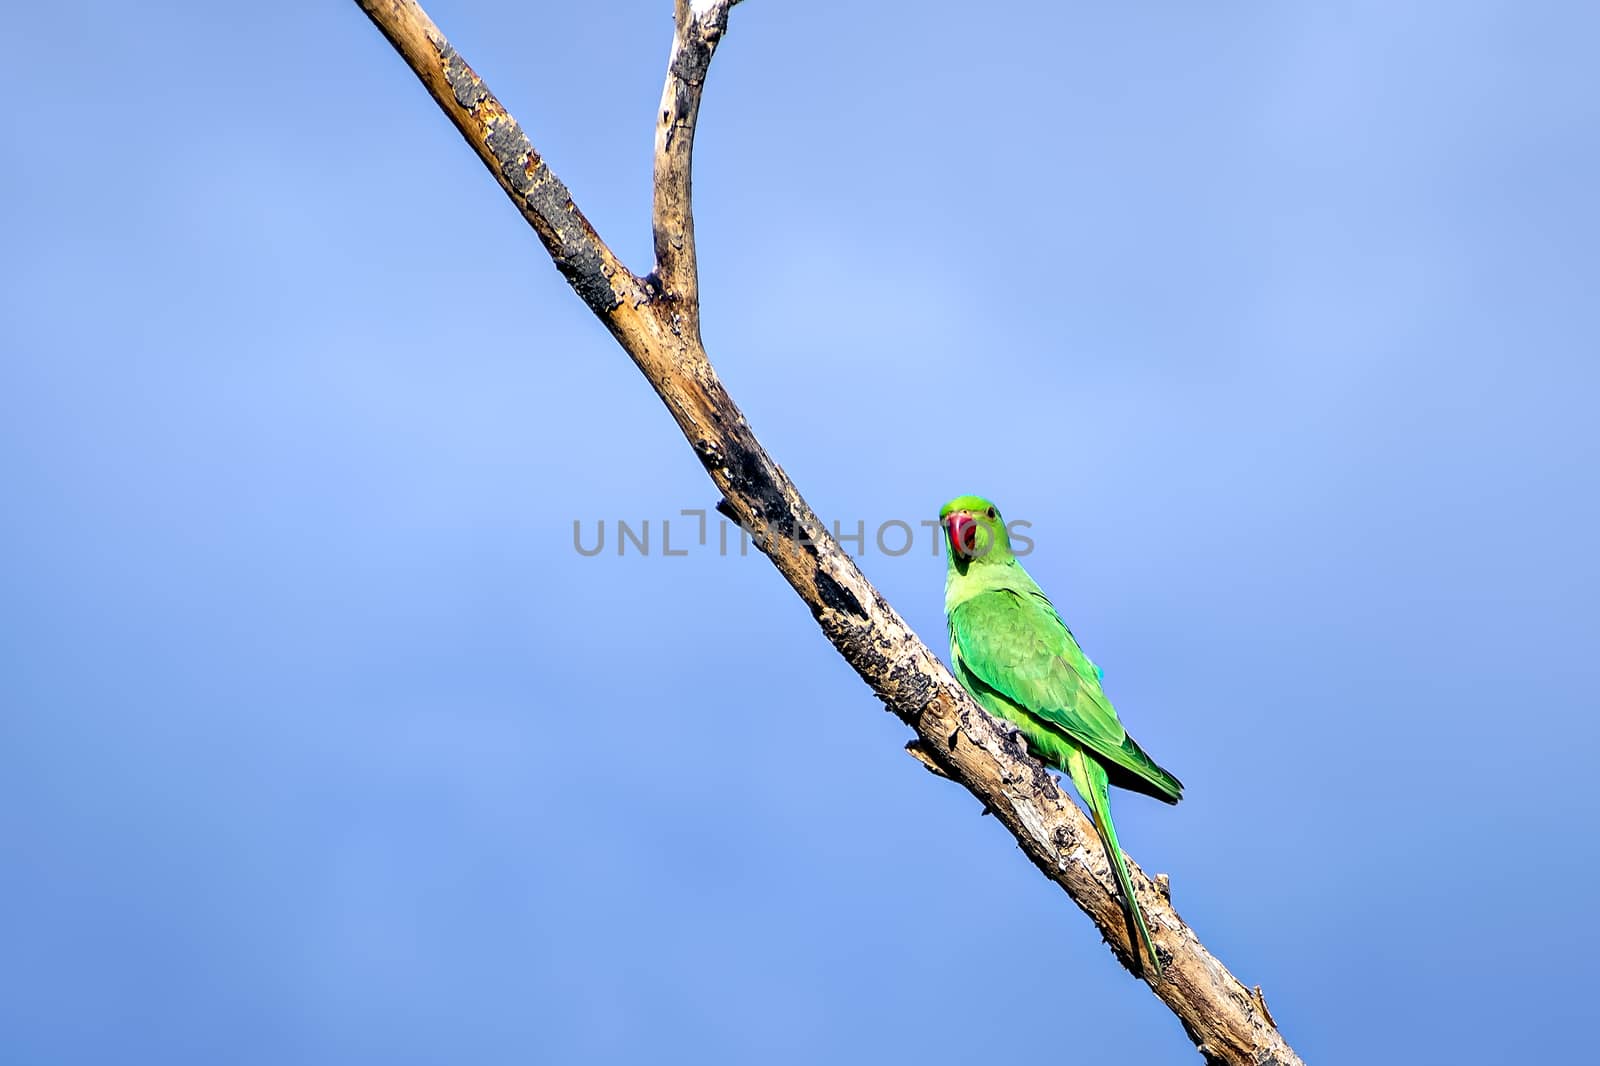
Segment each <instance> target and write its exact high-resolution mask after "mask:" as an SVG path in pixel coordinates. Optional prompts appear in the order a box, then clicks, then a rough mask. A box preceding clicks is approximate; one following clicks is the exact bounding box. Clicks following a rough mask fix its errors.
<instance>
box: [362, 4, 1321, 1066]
mask: <svg viewBox="0 0 1600 1066" xmlns="http://www.w3.org/2000/svg"><path fill="white" fill-rule="evenodd" d="M357 3H358V4H359V5H360V7H361V8H362V10H363V11H365V12H366V13H367V15H368V17H370V18H371V19H372V21H373V23H374V24H376V25H377V27H378V29H379V30H380V31H381V32H382V33H383V35H384V36H385V37H387V38H388V39H389V41H390V43H391V44H393V45H394V47H395V49H396V51H398V52H399V53H400V55H401V57H402V58H403V59H404V60H405V61H406V64H407V65H408V66H410V68H411V69H412V71H413V72H415V73H416V75H417V77H418V78H420V79H421V81H422V83H423V85H424V86H426V87H427V89H428V92H429V93H430V94H431V95H432V96H433V98H434V100H435V101H437V102H438V104H439V107H440V108H441V109H442V110H443V111H444V112H445V114H446V115H448V116H449V118H450V120H451V121H452V122H454V123H455V125H456V128H457V129H459V130H460V131H461V134H462V136H464V137H465V138H466V139H467V143H468V144H470V145H471V146H472V147H473V150H474V151H476V152H477V153H478V156H479V157H480V158H481V159H482V160H483V161H484V164H485V165H486V166H488V167H489V169H490V171H491V172H492V173H493V174H494V175H495V177H496V178H497V180H499V182H500V185H501V187H502V188H504V189H505V190H506V193H507V195H509V196H510V197H511V199H512V202H513V203H515V204H516V205H517V207H518V209H519V210H520V211H521V212H522V214H523V216H524V217H525V218H526V219H527V220H528V222H529V224H530V225H532V226H533V228H534V230H535V232H537V233H538V235H539V239H540V240H541V241H542V242H543V243H544V246H545V248H546V250H547V251H548V252H549V253H550V256H551V258H552V259H553V260H554V261H555V264H556V267H557V269H559V270H560V271H561V273H562V274H563V275H564V276H565V277H566V279H567V281H568V283H569V284H571V286H572V288H573V290H574V291H576V292H577V293H578V295H579V296H580V297H581V298H582V299H583V301H584V303H586V304H588V306H589V308H590V310H592V311H593V312H594V313H595V315H596V316H598V317H599V318H600V320H601V321H602V322H603V323H605V325H606V327H607V328H608V329H609V330H610V331H611V333H612V335H613V336H614V337H615V338H616V339H617V342H618V343H619V344H620V345H621V346H622V348H623V350H624V351H626V352H627V353H628V356H629V357H630V358H631V359H632V360H633V361H634V363H635V364H636V365H637V366H638V367H639V369H640V371H641V372H643V374H644V375H645V377H646V378H647V379H648V380H649V382H650V384H651V386H652V387H653V388H654V389H655V390H656V392H657V394H658V395H659V396H660V397H661V399H662V401H663V402H664V403H665V404H666V407H667V410H668V411H669V412H670V413H671V415H672V418H673V420H674V421H675V422H677V424H678V428H679V429H680V430H682V432H683V435H684V436H685V438H687V440H688V441H689V444H690V445H691V447H692V448H693V449H694V452H695V455H696V456H697V457H698V458H699V459H700V462H701V464H702V465H703V466H704V467H705V469H706V472H707V474H709V475H710V477H711V480H712V482H713V483H714V484H715V485H716V486H717V488H718V489H719V490H720V491H721V493H722V496H723V499H722V502H721V503H719V505H718V509H719V510H721V511H722V512H723V513H725V514H727V515H729V516H730V517H732V518H734V519H735V520H737V521H738V522H740V523H741V524H742V525H744V526H745V527H746V528H748V529H750V530H752V531H753V532H754V533H755V534H756V537H757V542H758V544H759V545H760V546H761V549H762V551H763V552H765V553H766V555H767V556H768V558H770V559H771V561H772V563H773V565H774V566H775V567H777V569H778V572H779V573H781V574H782V575H783V577H784V579H785V580H787V581H788V582H789V584H790V585H791V586H792V587H793V588H794V590H795V592H796V593H797V594H798V595H799V596H800V598H801V600H803V601H804V602H805V604H806V605H807V606H808V607H809V608H810V609H811V613H812V616H813V617H814V618H816V620H817V624H818V625H819V626H820V627H821V629H822V631H823V633H824V634H825V635H826V636H827V638H828V640H830V641H831V642H832V643H833V645H834V647H835V648H837V649H838V651H839V653H840V654H841V655H842V656H844V658H845V660H846V661H848V662H849V663H850V665H851V666H852V667H854V668H855V670H856V672H857V673H858V674H860V675H861V677H862V679H863V680H864V681H866V682H867V684H868V685H869V686H871V688H872V690H873V692H875V693H876V694H877V695H878V697H879V698H880V699H881V700H882V701H883V702H884V704H885V705H886V706H887V707H888V708H889V710H891V711H892V712H894V713H895V714H896V715H898V716H899V717H900V718H901V719H902V720H903V721H905V722H906V723H907V724H908V725H910V726H911V727H912V728H913V729H914V730H915V731H916V733H917V739H916V741H914V742H913V743H912V745H910V748H911V750H912V754H913V755H915V756H916V758H917V759H918V760H919V761H920V762H922V763H923V764H924V765H925V766H927V767H928V768H929V769H931V770H933V771H934V772H936V773H938V774H940V775H942V776H945V777H948V778H950V779H951V780H953V781H955V782H957V783H959V784H960V785H961V786H962V787H964V788H966V789H967V790H968V791H969V792H971V793H972V794H973V795H974V796H975V797H977V799H978V800H979V802H981V803H982V804H983V808H984V810H985V812H986V813H991V814H993V815H994V816H995V818H996V819H997V820H998V821H999V822H1001V824H1003V825H1004V826H1005V827H1006V829H1007V830H1009V831H1010V832H1011V834H1012V835H1013V836H1014V837H1015V838H1016V840H1017V844H1018V846H1020V847H1021V848H1022V850H1023V852H1024V853H1025V854H1026V855H1027V856H1028V858H1029V859H1031V860H1032V861H1033V863H1034V865H1035V866H1037V867H1038V868H1039V870H1040V871H1041V872H1043V873H1044V875H1045V876H1046V877H1048V878H1050V879H1051V880H1052V881H1054V882H1056V883H1057V884H1058V885H1060V886H1061V887H1062V888H1063V889H1065V890H1066V892H1067V894H1068V895H1069V896H1070V897H1071V898H1072V900H1073V902H1075V903H1076V904H1077V905H1078V906H1079V907H1080V908H1081V909H1082V910H1083V911H1084V913H1085V914H1087V915H1088V916H1089V917H1090V918H1091V919H1092V920H1093V921H1094V923H1095V925H1096V927H1097V928H1098V929H1099V930H1100V933H1101V935H1102V936H1104V937H1105V939H1106V942H1107V943H1108V944H1109V945H1110V947H1111V950H1112V952H1113V953H1114V954H1115V955H1116V957H1117V958H1118V960H1119V961H1121V963H1122V965H1123V966H1124V967H1126V968H1127V969H1128V970H1129V972H1130V973H1134V974H1135V975H1136V976H1140V975H1141V974H1140V968H1139V967H1138V966H1137V964H1136V963H1135V962H1134V955H1133V952H1134V948H1133V946H1132V945H1131V943H1130V940H1129V935H1128V928H1127V925H1126V922H1125V920H1124V917H1123V911H1122V908H1121V906H1120V905H1119V904H1118V902H1117V899H1116V897H1115V895H1114V891H1115V889H1114V887H1113V886H1114V882H1113V880H1112V877H1111V872H1110V868H1109V867H1108V865H1107V862H1106V854H1105V851H1104V850H1103V849H1102V847H1101V845H1100V842H1099V838H1098V837H1097V836H1096V834H1095V832H1094V828H1093V826H1092V825H1091V824H1090V822H1089V820H1088V818H1087V817H1086V816H1085V815H1084V814H1083V812H1082V811H1081V810H1080V809H1079V808H1078V806H1077V805H1076V804H1075V803H1073V802H1072V800H1071V799H1069V798H1068V797H1067V796H1066V794H1065V793H1063V792H1062V790H1061V788H1060V786H1059V785H1058V784H1057V782H1056V780H1055V778H1053V777H1052V776H1051V775H1050V774H1049V773H1047V772H1046V771H1045V769H1044V767H1043V766H1042V765H1041V764H1040V763H1039V762H1038V761H1036V760H1035V759H1033V758H1032V757H1030V756H1029V755H1028V754H1027V752H1026V750H1025V749H1024V747H1023V745H1022V744H1021V743H1020V742H1019V741H1018V739H1017V738H1016V737H1015V736H1014V735H1013V734H1011V732H1010V731H1009V730H1008V729H1006V728H1005V727H1004V726H1003V725H1002V724H1001V723H998V722H996V721H995V720H993V719H991V718H990V717H989V716H988V715H986V714H984V712H983V711H981V710H980V709H979V708H978V707H977V705H976V704H974V703H973V702H972V701H971V700H970V699H969V698H968V697H967V695H966V693H965V692H963V691H962V690H961V688H960V686H959V685H958V684H957V683H956V681H955V679H954V678H953V677H951V676H950V673H949V671H947V670H946V669H945V668H944V665H943V664H942V663H940V661H939V660H938V658H937V657H936V656H935V655H934V654H933V652H931V651H929V650H928V647H927V646H926V645H925V644H923V643H922V641H920V640H919V639H917V636H916V634H914V633H913V632H912V631H911V629H910V627H909V626H907V625H906V623H905V621H904V620H903V619H902V618H901V617H900V616H899V614H897V613H896V612H895V610H894V608H892V607H890V606H889V604H888V603H887V602H885V601H884V599H883V597H882V596H881V595H879V594H878V591H877V590H876V589H875V588H873V587H872V585H871V584H870V583H869V582H868V581H867V579H866V578H865V577H864V576H863V575H862V573H861V571H860V569H859V568H857V566H856V565H855V562H854V561H853V560H852V559H851V558H850V557H849V555H847V554H846V553H845V552H844V551H843V549H841V548H840V547H839V545H838V543H837V542H836V541H835V540H834V538H833V537H832V536H830V535H829V533H828V531H827V529H825V528H824V527H823V525H822V523H821V521H820V520H819V519H818V518H817V516H816V514H815V513H813V512H812V510H811V508H810V507H808V506H807V505H806V502H805V501H804V500H803V499H802V498H801V497H800V493H799V491H798V490H796V488H795V487H794V485H793V484H792V483H791V482H790V481H789V478H788V475H786V474H785V473H784V472H783V470H782V469H781V468H780V467H779V466H778V465H777V464H776V463H775V462H773V461H772V459H771V457H769V456H768V455H767V453H766V451H765V450H764V449H763V448H762V447H761V444H760V442H758V441H757V440H756V438H755V435H754V434H753V433H752V432H751V430H750V427H749V425H748V423H746V422H745V419H744V416H743V415H742V414H741V413H740V412H739V409H738V407H737V406H736V405H735V404H734V402H733V400H732V399H731V398H730V397H729V396H728V394H727V392H726V390H725V389H724V388H723V387H722V383H721V381H720V380H719V379H718V378H717V375H716V371H715V370H713V369H712V366H711V363H710V360H709V359H708V358H707V356H706V353H705V350H704V348H703V347H702V346H701V340H700V330H699V292H698V283H697V276H696V263H695V251H694V225H693V220H692V216H691V212H690V192H689V190H690V184H689V171H690V157H691V153H692V149H693V138H694V127H695V119H696V116H697V114H698V111H699V103H700V94H701V90H702V88H703V86H704V82H705V75H706V71H707V69H708V68H709V65H710V61H711V55H712V52H713V51H714V49H715V48H716V45H717V42H718V41H719V40H720V39H721V37H722V35H723V33H724V31H725V30H726V28H727V19H728V9H729V8H730V7H732V6H733V3H732V2H730V0H676V5H675V6H676V18H677V26H676V33H675V35H674V38H673V46H672V53H671V59H670V60H669V63H668V72H667V79H666V87H665V89H664V91H663V93H662V106H661V110H660V113H659V114H658V116H657V130H656V163H655V197H654V229H655V254H656V269H655V280H654V283H651V282H650V281H646V280H643V279H640V278H638V277H636V276H635V275H634V274H633V273H632V272H631V271H629V270H628V269H627V268H626V267H625V266H623V264H622V263H621V262H620V261H619V260H618V259H617V258H616V256H615V255H613V254H612V252H611V250H610V249H609V248H607V247H606V245H605V243H604V242H603V241H602V240H601V239H600V237H599V236H598V235H597V234H596V233H595V232H594V229H593V227H591V226H590V225H589V223H588V221H587V220H586V219H585V218H584V217H583V214H582V213H581V212H580V211H579V210H578V208H577V206H576V205H575V204H574V203H573V202H572V198H571V195H570V194H569V193H568V192H567V189H566V187H565V186H564V185H562V184H561V182H560V181H559V180H558V179H557V178H556V177H555V175H554V174H552V173H551V172H550V170H549V168H548V167H547V166H545V164H544V162H543V161H542V160H541V159H540V158H539V156H538V154H537V153H536V152H535V151H534V149H533V146H532V145H531V144H530V143H529V140H528V138H527V136H526V135H525V134H524V133H523V131H522V129H521V127H519V126H518V125H517V123H516V122H515V121H514V120H513V119H512V118H511V117H510V116H509V115H508V114H506V111H505V109H504V108H503V107H501V106H500V103H499V101H498V100H496V99H495V97H494V95H493V94H492V93H490V92H489V90H488V88H487V87H486V86H485V85H484V84H483V81H482V80H481V79H480V78H479V77H478V76H477V74H475V73H474V72H473V71H472V69H471V68H470V67H468V66H467V64H466V63H465V62H464V61H463V60H462V59H461V57H460V55H458V54H457V53H456V51H455V49H453V48H452V47H451V46H450V44H449V42H448V41H446V40H445V38H444V36H443V35H442V34H441V33H440V32H439V30H438V28H437V27H436V26H434V24H433V23H432V21H430V20H429V19H428V16H427V15H426V14H424V13H423V11H422V9H421V8H419V7H418V6H417V5H416V3H414V2H413V0H357ZM1129 866H1130V869H1131V872H1132V875H1133V881H1134V887H1135V890H1136V891H1137V892H1138V893H1139V895H1140V898H1141V901H1143V902H1144V907H1145V914H1146V918H1147V920H1148V922H1149V925H1150V931H1151V935H1152V937H1153V939H1154V941H1155V945H1156V950H1157V951H1158V952H1159V953H1160V955H1161V958H1162V961H1163V963H1164V965H1165V974H1164V976H1163V977H1162V978H1160V979H1158V980H1153V981H1152V980H1150V979H1149V978H1148V977H1144V978H1143V979H1145V980H1147V981H1148V982H1149V983H1150V986H1151V989H1152V991H1154V993H1155V995H1156V996H1157V997H1158V998H1159V999H1160V1000H1161V1001H1162V1002H1163V1003H1165V1004H1166V1005H1167V1006H1168V1007H1169V1008H1170V1009H1171V1010H1172V1012H1173V1013H1174V1014H1175V1015H1177V1017H1178V1019H1179V1021H1180V1022H1181V1023H1182V1024H1183V1027H1184V1029H1185V1031H1186V1032H1188V1034H1189V1036H1190V1037H1191V1039H1193V1041H1194V1043H1195V1045H1196V1047H1197V1048H1198V1049H1199V1050H1200V1052H1201V1053H1202V1054H1203V1055H1204V1056H1205V1057H1206V1059H1207V1060H1208V1061H1210V1062H1215V1063H1227V1064H1230V1066H1233V1064H1237V1066H1245V1064H1249V1066H1266V1064H1272V1063H1276V1064H1282V1066H1296V1064H1299V1063H1300V1062H1301V1060H1300V1058H1299V1057H1298V1056H1296V1055H1295V1053H1294V1052H1293V1051H1292V1050H1291V1049H1290V1048H1289V1046H1288V1044H1287V1043H1286V1042H1285V1041H1284V1039H1283V1037H1282V1035H1281V1034H1280V1033H1279V1032H1278V1029H1277V1026H1276V1024H1275V1023H1274V1022H1273V1020H1272V1017H1271V1015H1270V1014H1269V1013H1268V1012H1267V1010H1266V1003H1265V1000H1264V999H1263V998H1262V996H1261V992H1260V989H1259V987H1258V988H1255V989H1251V988H1248V987H1246V986H1245V985H1244V984H1242V983H1241V982H1240V981H1239V980H1238V979H1237V978H1235V977H1234V976H1233V975H1232V974H1231V973H1229V972H1228V970H1227V969H1226V968H1225V967H1224V966H1223V965H1222V963H1221V962H1219V961H1218V960H1217V959H1216V957H1215V956H1213V955H1212V954H1211V953H1210V952H1208V951H1207V950H1206V949H1205V947H1204V945H1202V944H1201V943H1200V940H1199V938H1198V937H1197V936H1196V935H1195V933H1194V931H1193V930H1192V929H1190V928H1189V926H1188V925H1187V924H1185V923H1184V921H1183V919H1181V918H1180V917H1178V914H1177V912H1176V911H1175V910H1173V908H1172V903H1171V899H1170V888H1169V886H1168V885H1167V884H1166V879H1165V878H1164V877H1163V878H1161V879H1160V883H1159V884H1157V883H1153V882H1151V881H1150V880H1149V879H1148V878H1147V877H1146V876H1145V875H1144V873H1143V872H1142V871H1141V870H1140V869H1139V868H1138V867H1137V866H1136V865H1134V864H1133V863H1131V862H1130V863H1129Z"/></svg>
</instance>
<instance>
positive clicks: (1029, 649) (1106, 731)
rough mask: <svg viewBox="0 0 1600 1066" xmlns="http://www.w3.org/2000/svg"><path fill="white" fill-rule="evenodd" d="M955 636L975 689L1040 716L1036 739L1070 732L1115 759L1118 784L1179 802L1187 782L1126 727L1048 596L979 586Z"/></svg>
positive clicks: (954, 623) (953, 624) (954, 615)
mask: <svg viewBox="0 0 1600 1066" xmlns="http://www.w3.org/2000/svg"><path fill="white" fill-rule="evenodd" d="M950 637H951V644H952V646H953V651H954V658H955V659H956V660H957V662H956V666H957V669H958V670H959V671H964V672H965V673H967V674H968V675H970V676H971V678H972V679H973V680H975V681H976V682H978V686H979V688H978V690H975V691H974V695H980V696H981V695H987V694H993V695H994V696H998V697H1000V698H1001V699H1003V700H1005V701H1006V702H1007V703H1009V704H1011V705H1012V706H1014V707H1016V708H1019V709H1021V710H1022V711H1025V712H1027V714H1028V716H1030V717H1031V718H1032V719H1034V720H1036V721H1037V722H1038V723H1040V726H1041V728H1042V730H1043V733H1042V734H1041V735H1040V736H1039V737H1030V739H1032V740H1035V741H1038V740H1043V741H1044V743H1043V744H1038V743H1036V746H1038V747H1042V748H1047V749H1050V748H1054V747H1055V745H1053V744H1051V743H1050V740H1051V736H1050V734H1058V735H1059V734H1065V735H1066V736H1067V737H1069V738H1071V739H1072V740H1074V741H1076V742H1078V743H1079V744H1082V745H1083V746H1084V747H1086V748H1088V749H1089V750H1090V751H1091V752H1093V753H1094V754H1095V755H1097V756H1099V757H1100V758H1101V759H1103V760H1104V761H1105V762H1107V763H1108V764H1110V765H1109V766H1108V767H1107V768H1108V769H1109V770H1110V771H1111V773H1112V781H1113V783H1114V784H1117V785H1119V786H1121V787H1123V788H1131V789H1134V790H1136V791H1139V792H1143V793H1146V794H1147V795H1151V796H1154V797H1156V798H1157V799H1161V800H1165V801H1166V802H1168V803H1176V802H1178V799H1179V798H1180V797H1181V796H1182V794H1183V783H1182V782H1180V781H1179V780H1178V779H1177V778H1176V777H1173V776H1172V775H1171V774H1170V773H1168V772H1167V771H1166V770H1163V769H1162V768H1161V767H1160V766H1158V765H1156V763H1155V760H1153V759H1151V758H1150V756H1148V755H1146V754H1145V753H1144V750H1143V749H1142V748H1140V747H1139V745H1138V744H1136V743H1134V741H1133V738H1132V737H1130V736H1128V733H1127V730H1125V729H1123V728H1122V723H1121V722H1119V721H1118V720H1117V712H1116V711H1115V710H1113V709H1112V707H1111V701H1110V700H1108V699H1106V695H1105V693H1104V692H1103V691H1102V690H1101V688H1100V677H1099V670H1098V669H1097V668H1096V667H1095V665H1094V664H1093V663H1092V662H1090V661H1089V658H1088V656H1086V655H1084V654H1083V650H1082V649H1081V648H1079V647H1078V642H1077V641H1076V640H1074V639H1072V633H1071V631H1070V630H1068V629H1067V627H1066V624H1065V623H1063V622H1062V621H1061V618H1060V616H1059V615H1057V614H1056V611H1055V608H1054V607H1052V606H1051V605H1050V601H1049V600H1047V599H1045V598H1044V596H1042V595H1039V594H1036V593H1032V592H1017V591H1013V590H1011V589H992V590H990V591H987V592H981V593H979V594H978V595H976V596H973V597H971V598H970V599H967V600H965V601H964V602H962V603H961V604H959V605H958V606H957V607H956V608H955V609H954V610H953V611H951V613H950ZM982 690H987V693H985V692H983V691H982ZM983 702H987V701H983ZM1005 717H1012V716H1011V715H1005ZM1026 728H1027V727H1026V726H1025V727H1024V729H1025V731H1026ZM1046 754H1047V755H1053V754H1054V752H1053V751H1048V750H1047V751H1046ZM1052 761H1056V760H1055V759H1052ZM1119 771H1120V772H1119Z"/></svg>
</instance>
